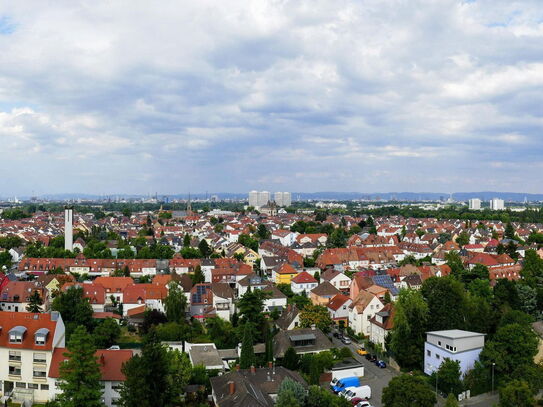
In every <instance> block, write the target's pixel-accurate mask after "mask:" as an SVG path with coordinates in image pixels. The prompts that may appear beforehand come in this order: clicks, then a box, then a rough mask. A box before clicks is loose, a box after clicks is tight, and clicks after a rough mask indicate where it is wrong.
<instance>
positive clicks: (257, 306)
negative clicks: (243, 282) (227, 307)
mask: <svg viewBox="0 0 543 407" xmlns="http://www.w3.org/2000/svg"><path fill="white" fill-rule="evenodd" d="M269 295H270V293H269V292H266V291H263V290H252V291H251V290H247V292H246V293H245V294H243V295H242V296H241V298H240V299H239V300H238V302H237V308H238V311H239V315H240V317H241V323H242V324H243V323H245V322H246V321H249V322H251V323H252V324H253V326H254V327H256V328H259V327H260V328H261V327H262V326H263V323H264V315H263V314H262V311H263V310H264V300H265V299H266V298H268V297H269Z"/></svg>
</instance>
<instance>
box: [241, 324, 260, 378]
mask: <svg viewBox="0 0 543 407" xmlns="http://www.w3.org/2000/svg"><path fill="white" fill-rule="evenodd" d="M239 364H240V367H241V368H242V369H248V368H250V367H251V366H255V364H256V358H255V351H254V341H253V327H252V325H251V323H250V322H246V323H245V326H244V329H243V341H242V342H241V352H240V356H239Z"/></svg>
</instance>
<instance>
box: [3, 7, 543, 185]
mask: <svg viewBox="0 0 543 407" xmlns="http://www.w3.org/2000/svg"><path fill="white" fill-rule="evenodd" d="M127 4H128V3H126V2H117V3H99V4H96V5H95V6H94V7H88V6H86V5H85V3H82V2H56V3H55V4H47V5H45V4H43V3H42V2H37V1H28V2H11V3H7V4H2V5H0V46H1V47H2V50H3V62H4V63H3V64H2V66H1V67H0V139H1V140H2V143H0V152H1V153H2V156H3V166H2V169H3V175H4V176H3V177H2V179H1V180H0V192H1V193H2V194H3V195H21V194H28V195H30V194H31V193H32V192H31V191H34V194H35V195H44V194H50V193H66V192H70V191H78V192H81V193H98V194H114V193H126V194H133V193H142V191H150V192H151V191H152V192H154V191H158V193H159V194H164V193H172V192H175V191H178V190H182V191H196V190H202V189H203V188H202V186H204V185H205V188H207V189H209V190H223V191H225V192H238V191H244V190H246V191H248V190H251V189H253V188H255V186H257V185H261V186H262V187H264V188H266V189H268V190H280V191H283V190H285V191H294V190H299V189H303V190H306V191H329V190H343V191H395V190H407V191H431V192H441V191H459V190H460V191H462V190H464V191H474V190H499V191H513V192H527V193H538V192H541V191H542V190H543V180H541V178H540V177H539V174H540V173H541V171H542V170H543V163H542V162H541V160H540V157H541V155H542V152H543V144H542V139H541V137H540V134H541V130H542V127H543V124H542V123H543V122H542V112H541V109H540V106H542V105H543V101H542V100H541V98H542V96H541V95H542V94H543V93H542V92H541V88H542V86H543V76H542V75H541V72H542V71H543V70H542V67H543V57H542V55H543V52H542V51H543V43H542V42H541V35H542V33H541V23H540V21H541V20H542V18H543V4H542V3H541V2H538V1H535V0H526V1H522V2H516V3H514V4H511V2H506V1H488V0H478V1H458V0H444V1H442V2H440V3H439V5H438V4H434V3H431V2H427V1H422V0H420V1H415V2H409V4H408V3H401V2H395V1H389V2H381V1H376V0H371V1H366V2H363V3H360V2H355V1H349V0H345V1H340V2H334V3H330V2H324V1H316V2H311V3H308V2H303V1H302V2H267V1H256V2H252V3H251V4H250V5H247V3H246V2H239V1H225V2H221V3H220V4H215V3H209V2H205V1H204V2H196V3H194V2H187V3H184V4H183V7H180V5H179V3H178V2H163V3H161V7H160V8H158V7H156V8H150V7H148V6H147V5H145V3H136V4H134V3H132V2H131V3H130V10H131V12H130V16H129V17H128V16H127V13H126V10H127ZM309 4H311V6H310V5H309ZM437 21H439V24H436V22H437ZM150 32H152V35H149V33H150ZM538 106H539V107H538ZM300 186H303V188H300Z"/></svg>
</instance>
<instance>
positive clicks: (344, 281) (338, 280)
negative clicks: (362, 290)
mask: <svg viewBox="0 0 543 407" xmlns="http://www.w3.org/2000/svg"><path fill="white" fill-rule="evenodd" d="M321 280H322V281H328V282H329V283H330V284H332V285H333V286H334V287H336V288H337V289H338V290H340V291H343V292H345V291H349V287H350V285H351V279H350V278H349V277H348V276H346V275H345V274H343V273H342V272H341V271H338V270H335V269H334V270H327V271H325V272H324V273H323V274H322V276H321Z"/></svg>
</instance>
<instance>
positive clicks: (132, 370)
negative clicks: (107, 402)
mask: <svg viewBox="0 0 543 407" xmlns="http://www.w3.org/2000/svg"><path fill="white" fill-rule="evenodd" d="M122 372H123V374H124V375H125V376H126V380H125V381H124V383H123V384H122V385H121V390H120V395H121V398H120V399H119V403H118V404H119V405H120V406H123V407H134V406H139V407H165V406H169V405H171V403H172V402H173V401H174V400H175V399H176V397H177V396H176V395H175V394H174V388H173V387H172V385H171V383H172V378H171V365H170V355H169V354H168V351H167V350H166V348H165V347H164V346H163V345H161V344H160V342H158V338H157V337H156V335H154V334H153V333H151V334H149V335H147V337H146V338H145V342H144V345H143V348H142V352H141V354H140V355H135V356H134V357H132V358H131V359H130V360H129V361H128V362H126V363H125V364H124V365H123V367H122Z"/></svg>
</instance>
